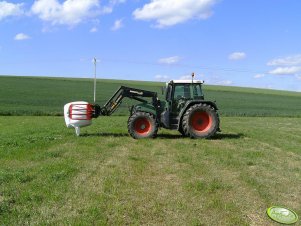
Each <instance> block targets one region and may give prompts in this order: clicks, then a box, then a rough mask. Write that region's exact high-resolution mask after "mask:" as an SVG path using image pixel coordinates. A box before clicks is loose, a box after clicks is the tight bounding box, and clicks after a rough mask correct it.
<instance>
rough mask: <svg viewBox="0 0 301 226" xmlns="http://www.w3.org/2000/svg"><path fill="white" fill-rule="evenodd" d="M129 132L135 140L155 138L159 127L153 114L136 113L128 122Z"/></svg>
mask: <svg viewBox="0 0 301 226" xmlns="http://www.w3.org/2000/svg"><path fill="white" fill-rule="evenodd" d="M128 131H129V134H130V135H131V136H132V137H133V138H134V139H141V138H155V137H156V136H157V132H158V125H157V123H156V120H155V118H154V117H153V115H152V114H150V113H147V112H136V113H134V114H133V115H131V116H130V118H129V120H128Z"/></svg>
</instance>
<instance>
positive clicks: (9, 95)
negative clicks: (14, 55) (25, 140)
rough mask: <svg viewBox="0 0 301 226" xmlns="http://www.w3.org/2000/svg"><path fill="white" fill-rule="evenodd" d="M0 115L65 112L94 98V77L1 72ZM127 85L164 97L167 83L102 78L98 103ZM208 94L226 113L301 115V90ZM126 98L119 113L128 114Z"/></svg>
mask: <svg viewBox="0 0 301 226" xmlns="http://www.w3.org/2000/svg"><path fill="white" fill-rule="evenodd" d="M0 84H1V89H0V103H1V105H0V115H62V114H63V106H64V104H66V103H68V102H71V101H77V100H85V101H88V102H92V101H93V81H92V80H91V79H64V78H37V77H12V76H0ZM121 85H125V86H130V87H137V88H141V89H146V90H150V91H155V92H157V93H158V94H159V96H160V99H164V98H163V97H162V91H161V90H162V89H161V88H162V87H163V86H164V83H159V82H138V81H117V80H98V84H97V98H96V99H97V103H99V104H100V105H102V104H104V103H105V101H106V100H108V99H109V97H110V96H111V95H112V94H113V93H114V92H115V90H116V89H118V87H119V86H121ZM204 93H205V98H206V99H208V100H216V101H217V104H218V106H219V108H220V114H221V115H222V116H286V117H300V116H301V104H300V103H301V101H300V100H301V93H298V92H285V91H274V90H263V89H246V88H238V87H221V86H209V85H204ZM131 104H132V102H131V101H129V100H125V101H124V103H123V104H122V106H121V108H120V110H119V111H118V112H116V114H117V115H127V114H128V107H130V106H131Z"/></svg>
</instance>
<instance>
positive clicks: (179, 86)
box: [165, 80, 204, 102]
mask: <svg viewBox="0 0 301 226" xmlns="http://www.w3.org/2000/svg"><path fill="white" fill-rule="evenodd" d="M203 83H204V81H200V80H196V81H191V80H171V81H170V82H169V83H167V84H166V98H165V99H166V101H168V102H172V101H178V100H180V99H187V100H204V94H203V92H202V84H203Z"/></svg>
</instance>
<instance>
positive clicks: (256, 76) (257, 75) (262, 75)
mask: <svg viewBox="0 0 301 226" xmlns="http://www.w3.org/2000/svg"><path fill="white" fill-rule="evenodd" d="M263 77H265V74H256V75H254V78H263Z"/></svg>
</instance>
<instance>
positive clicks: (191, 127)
mask: <svg viewBox="0 0 301 226" xmlns="http://www.w3.org/2000/svg"><path fill="white" fill-rule="evenodd" d="M182 126H183V130H184V132H185V134H187V135H189V136H190V137H191V138H210V137H212V136H213V135H215V134H216V132H217V131H218V129H219V117H218V113H217V112H216V110H215V109H214V108H213V107H211V106H210V105H207V104H196V105H193V106H192V107H190V108H189V109H188V110H187V111H186V112H185V114H184V116H183V121H182Z"/></svg>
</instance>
